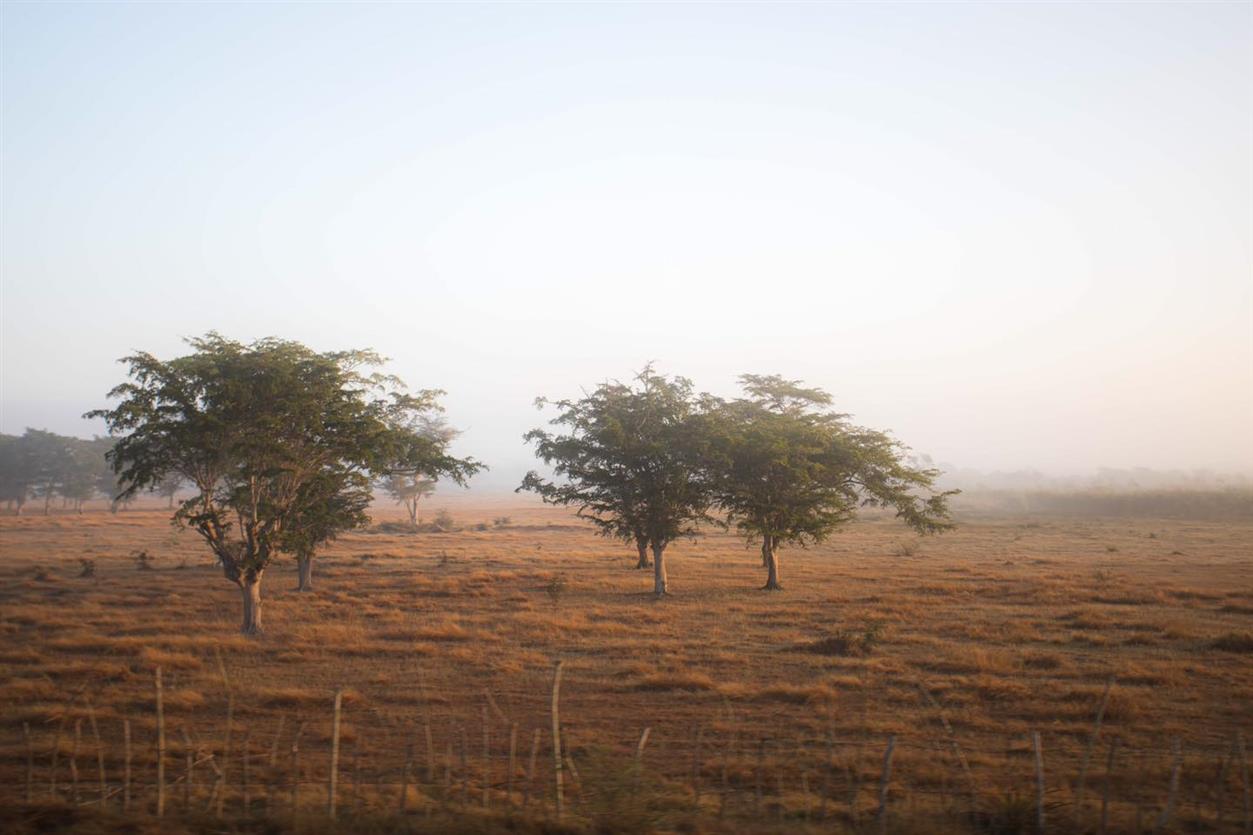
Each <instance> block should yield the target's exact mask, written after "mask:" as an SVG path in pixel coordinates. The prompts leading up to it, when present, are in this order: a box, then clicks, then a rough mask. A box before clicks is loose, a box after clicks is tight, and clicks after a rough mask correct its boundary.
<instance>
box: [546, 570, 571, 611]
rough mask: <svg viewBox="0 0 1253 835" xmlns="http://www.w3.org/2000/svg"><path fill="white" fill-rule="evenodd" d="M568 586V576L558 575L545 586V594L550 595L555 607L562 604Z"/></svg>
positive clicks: (549, 597)
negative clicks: (562, 597)
mask: <svg viewBox="0 0 1253 835" xmlns="http://www.w3.org/2000/svg"><path fill="white" fill-rule="evenodd" d="M566 586H567V583H566V575H564V574H558V575H557V576H556V577H553V578H552V579H551V580H549V581H548V584H547V585H545V586H544V593H545V594H547V595H548V599H549V600H551V601H552V602H553V605H554V606H559V605H560V604H561V596H562V595H563V594H565V592H566Z"/></svg>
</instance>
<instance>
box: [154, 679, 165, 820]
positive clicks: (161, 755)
mask: <svg viewBox="0 0 1253 835" xmlns="http://www.w3.org/2000/svg"><path fill="white" fill-rule="evenodd" d="M156 688H157V817H158V818H160V817H164V816H165V692H164V690H163V688H162V687H161V668H160V667H157V670H156Z"/></svg>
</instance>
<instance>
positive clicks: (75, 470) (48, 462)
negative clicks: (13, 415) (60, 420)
mask: <svg viewBox="0 0 1253 835" xmlns="http://www.w3.org/2000/svg"><path fill="white" fill-rule="evenodd" d="M112 448H113V439H112V438H99V437H97V438H92V439H91V440H86V439H84V438H74V437H70V436H66V435H58V434H56V433H54V432H47V431H44V430H42V429H27V430H26V432H24V433H23V434H21V435H3V434H0V501H3V502H4V504H5V506H6V507H7V508H8V509H9V510H11V511H14V512H16V513H18V514H20V513H22V512H23V510H24V509H25V507H26V504H27V503H28V502H29V501H31V500H34V501H35V502H37V504H38V505H39V507H40V508H41V509H42V510H43V512H44V514H47V513H48V512H49V510H50V509H51V507H52V505H53V502H54V500H56V499H60V501H61V504H62V505H63V506H68V507H72V508H73V509H74V510H75V511H77V512H79V513H82V509H83V503H84V502H87V501H90V500H91V499H94V498H96V497H97V496H106V497H109V498H112V497H113V496H115V495H116V494H117V493H118V492H120V491H119V490H118V487H117V479H116V476H115V475H114V473H113V468H112V467H111V466H109V462H108V460H107V458H106V456H107V454H108V452H109V450H110V449H112ZM115 509H116V506H115Z"/></svg>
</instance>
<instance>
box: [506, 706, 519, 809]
mask: <svg viewBox="0 0 1253 835" xmlns="http://www.w3.org/2000/svg"><path fill="white" fill-rule="evenodd" d="M517 758H518V723H517V722H513V723H511V724H510V725H509V778H508V780H506V782H505V800H506V801H507V803H506V805H508V806H513V778H514V772H515V771H516V770H517V767H518V766H517Z"/></svg>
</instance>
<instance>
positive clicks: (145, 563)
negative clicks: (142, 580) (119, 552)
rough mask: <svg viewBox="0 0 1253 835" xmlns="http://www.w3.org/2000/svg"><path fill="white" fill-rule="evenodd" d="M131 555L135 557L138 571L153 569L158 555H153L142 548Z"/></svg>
mask: <svg viewBox="0 0 1253 835" xmlns="http://www.w3.org/2000/svg"><path fill="white" fill-rule="evenodd" d="M131 556H132V557H134V558H135V568H136V569H137V570H138V571H152V569H153V563H155V562H156V557H154V556H152V554H149V553H148V552H147V551H145V550H140V551H135V552H134V553H133V554H131Z"/></svg>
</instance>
